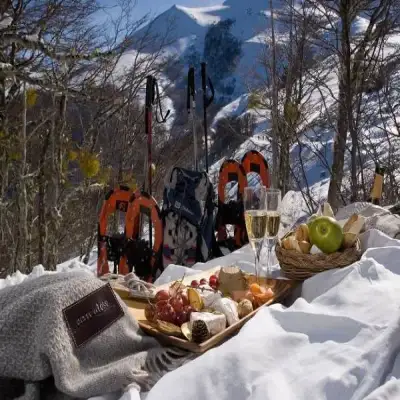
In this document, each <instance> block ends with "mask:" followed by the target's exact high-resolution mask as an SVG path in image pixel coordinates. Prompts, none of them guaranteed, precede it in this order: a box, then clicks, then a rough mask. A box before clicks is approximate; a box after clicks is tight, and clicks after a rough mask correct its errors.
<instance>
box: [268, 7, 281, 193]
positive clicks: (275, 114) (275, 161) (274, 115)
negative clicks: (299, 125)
mask: <svg viewBox="0 0 400 400" xmlns="http://www.w3.org/2000/svg"><path fill="white" fill-rule="evenodd" d="M269 7H270V11H271V40H272V68H271V69H272V112H271V141H272V174H271V175H272V176H271V183H272V187H274V188H277V187H278V177H279V171H278V166H279V147H278V137H279V125H278V119H279V111H278V82H277V70H276V43H275V24H274V6H273V0H270V1H269Z"/></svg>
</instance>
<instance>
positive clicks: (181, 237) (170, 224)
mask: <svg viewBox="0 0 400 400" xmlns="http://www.w3.org/2000/svg"><path fill="white" fill-rule="evenodd" d="M214 209H215V208H214V188H213V186H212V184H211V182H210V180H209V178H208V175H207V174H206V173H205V172H197V171H191V170H187V169H184V168H177V167H175V168H174V169H173V170H172V171H171V174H170V177H169V179H168V180H167V182H166V184H165V188H164V196H163V206H162V217H163V224H164V243H163V265H164V268H166V267H167V266H168V265H169V264H178V265H185V266H187V267H191V266H192V265H193V264H195V263H196V262H205V261H207V260H209V259H210V258H211V257H212V253H213V248H214V246H215V234H214Z"/></svg>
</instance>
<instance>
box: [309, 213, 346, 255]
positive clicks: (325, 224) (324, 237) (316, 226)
mask: <svg viewBox="0 0 400 400" xmlns="http://www.w3.org/2000/svg"><path fill="white" fill-rule="evenodd" d="M309 235H310V242H311V244H314V245H315V246H317V247H318V248H319V249H320V250H321V251H322V252H323V253H325V254H330V253H334V252H335V251H338V250H339V249H340V247H341V246H342V242H343V229H342V227H341V226H340V224H339V223H338V222H337V221H336V219H334V218H332V217H327V216H322V217H316V218H314V220H313V221H312V222H311V225H310V226H309Z"/></svg>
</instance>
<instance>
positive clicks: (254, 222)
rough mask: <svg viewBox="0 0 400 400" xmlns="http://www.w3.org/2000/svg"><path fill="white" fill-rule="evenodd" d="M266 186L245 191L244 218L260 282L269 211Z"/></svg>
mask: <svg viewBox="0 0 400 400" xmlns="http://www.w3.org/2000/svg"><path fill="white" fill-rule="evenodd" d="M265 200H266V188H265V186H257V187H246V188H245V189H244V197H243V203H244V218H245V222H246V230H247V236H248V237H249V242H250V245H251V247H252V249H253V251H254V268H255V275H256V278H257V282H258V277H259V266H260V255H261V249H262V246H263V242H264V237H265V234H266V229H267V210H266V208H265Z"/></svg>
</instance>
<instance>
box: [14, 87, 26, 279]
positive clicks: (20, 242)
mask: <svg viewBox="0 0 400 400" xmlns="http://www.w3.org/2000/svg"><path fill="white" fill-rule="evenodd" d="M26 107H27V105H26V88H25V85H24V94H23V110H22V127H21V130H20V137H19V145H20V156H21V159H20V163H19V171H18V193H17V208H18V228H17V231H18V238H17V246H16V249H15V259H14V265H15V268H16V270H19V271H21V272H24V271H25V270H26V263H25V262H26V249H27V241H28V195H27V190H26V177H25V173H26Z"/></svg>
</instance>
